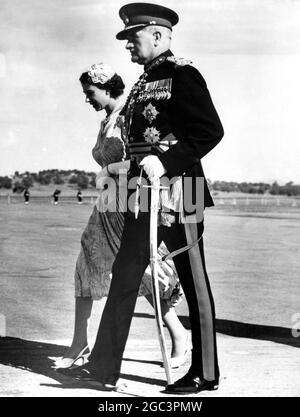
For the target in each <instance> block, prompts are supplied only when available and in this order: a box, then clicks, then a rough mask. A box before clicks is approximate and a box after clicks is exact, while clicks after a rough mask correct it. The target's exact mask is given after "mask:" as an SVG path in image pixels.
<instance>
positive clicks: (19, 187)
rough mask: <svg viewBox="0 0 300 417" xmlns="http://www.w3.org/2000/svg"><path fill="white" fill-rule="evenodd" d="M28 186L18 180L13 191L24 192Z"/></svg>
mask: <svg viewBox="0 0 300 417" xmlns="http://www.w3.org/2000/svg"><path fill="white" fill-rule="evenodd" d="M25 188H26V187H24V185H23V184H22V183H21V182H20V181H16V182H15V183H14V185H13V193H22V192H23V191H24V190H25Z"/></svg>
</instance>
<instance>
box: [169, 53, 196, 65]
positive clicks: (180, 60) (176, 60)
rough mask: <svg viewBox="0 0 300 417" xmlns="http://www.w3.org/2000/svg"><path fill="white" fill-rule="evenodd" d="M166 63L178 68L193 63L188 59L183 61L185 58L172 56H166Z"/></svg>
mask: <svg viewBox="0 0 300 417" xmlns="http://www.w3.org/2000/svg"><path fill="white" fill-rule="evenodd" d="M167 61H169V62H173V64H175V65H178V66H180V67H182V66H184V65H192V64H193V61H191V60H189V59H185V58H178V57H176V56H174V55H172V56H168V57H167Z"/></svg>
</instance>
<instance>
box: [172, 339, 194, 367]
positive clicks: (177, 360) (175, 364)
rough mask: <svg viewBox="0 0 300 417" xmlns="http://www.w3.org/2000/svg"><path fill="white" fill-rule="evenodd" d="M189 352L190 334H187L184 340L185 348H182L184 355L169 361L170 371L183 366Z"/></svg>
mask: <svg viewBox="0 0 300 417" xmlns="http://www.w3.org/2000/svg"><path fill="white" fill-rule="evenodd" d="M190 350H191V337H190V334H189V333H188V334H187V337H186V340H185V347H184V354H183V355H181V356H175V357H174V358H170V359H169V363H170V367H171V368H172V369H174V368H179V367H180V366H182V365H184V364H185V362H186V361H187V357H188V353H189V352H190Z"/></svg>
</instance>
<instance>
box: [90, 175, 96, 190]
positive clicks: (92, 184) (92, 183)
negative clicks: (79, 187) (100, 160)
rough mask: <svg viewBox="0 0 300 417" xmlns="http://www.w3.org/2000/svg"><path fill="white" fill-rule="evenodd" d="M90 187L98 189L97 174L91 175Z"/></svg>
mask: <svg viewBox="0 0 300 417" xmlns="http://www.w3.org/2000/svg"><path fill="white" fill-rule="evenodd" d="M90 185H91V186H92V187H96V174H94V173H92V174H91V179H90Z"/></svg>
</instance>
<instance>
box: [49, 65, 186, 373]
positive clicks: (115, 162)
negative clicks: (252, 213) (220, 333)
mask: <svg viewBox="0 0 300 417" xmlns="http://www.w3.org/2000/svg"><path fill="white" fill-rule="evenodd" d="M80 82H81V84H82V88H83V93H84V94H85V96H86V102H87V103H89V104H90V105H91V106H92V107H93V108H94V109H95V110H96V111H101V110H105V112H106V118H105V119H104V120H103V121H102V122H101V126H100V131H99V134H98V138H97V142H96V145H95V147H94V148H93V150H92V154H93V157H94V159H95V160H96V162H97V163H98V164H99V165H100V166H101V167H102V171H100V174H99V175H98V178H99V181H100V182H101V177H106V176H107V175H108V174H109V175H112V178H113V179H114V181H115V184H116V188H117V191H118V187H119V184H118V181H117V175H118V174H119V170H120V169H124V170H125V172H126V171H127V170H128V168H129V161H126V159H125V158H126V155H125V146H124V142H123V140H122V135H121V133H122V132H121V129H122V125H121V123H120V117H119V112H120V110H121V109H122V107H123V104H124V103H123V98H122V94H123V91H124V87H125V86H124V84H123V81H122V79H121V77H120V76H119V75H117V74H116V73H115V71H114V70H113V69H111V68H110V67H109V66H108V65H105V64H102V63H101V64H94V65H92V66H91V67H90V68H89V70H88V71H87V72H84V73H83V74H82V75H81V77H80ZM107 173H108V174H107ZM120 178H121V177H120ZM100 188H101V186H100ZM116 195H117V196H118V192H117V194H116ZM117 199H118V198H117ZM102 204H103V199H102V198H101V193H100V196H99V197H98V200H97V202H96V204H95V207H94V209H93V212H92V214H91V216H90V218H89V221H88V224H87V226H86V228H85V230H84V232H83V234H82V237H81V250H80V253H79V256H78V259H77V262H76V270H75V326H74V335H73V341H72V344H71V346H70V348H69V349H68V351H67V352H66V354H65V356H64V357H63V358H61V359H60V360H59V361H58V362H57V364H56V366H57V367H58V368H67V367H70V366H72V365H73V364H76V365H77V364H78V365H81V364H83V363H84V362H85V361H86V360H87V357H88V354H89V347H88V341H87V325H88V319H89V318H90V315H91V310H92V305H93V301H94V300H100V299H101V298H102V297H104V296H107V295H108V291H109V286H110V273H111V267H112V264H113V262H114V259H115V257H116V254H117V252H118V250H119V247H120V240H121V236H122V231H123V225H124V214H123V213H122V212H120V211H118V210H115V211H103V210H101V205H102ZM160 251H161V252H162V251H163V252H164V251H166V249H165V248H164V247H163V246H161V247H160ZM159 278H160V282H161V284H160V294H161V310H162V316H163V320H164V323H165V324H166V326H167V328H168V330H169V333H170V336H171V340H172V352H171V366H172V367H178V366H180V365H181V364H183V363H184V362H185V359H186V353H187V351H188V350H189V347H190V341H189V333H188V332H187V331H186V330H185V328H184V327H183V326H182V324H181V322H180V321H179V319H178V317H177V315H176V312H175V309H174V305H175V304H177V303H178V302H179V301H180V300H181V299H182V291H181V289H180V287H179V282H178V279H177V275H176V271H175V268H174V266H173V263H172V262H168V263H167V262H164V264H163V265H162V266H161V267H160V273H159ZM162 281H163V282H164V284H163V283H162ZM139 295H144V296H145V297H146V298H147V300H148V301H149V302H150V303H151V304H152V295H151V274H150V273H149V269H147V270H146V272H145V274H144V277H143V280H142V283H141V286H140V291H139Z"/></svg>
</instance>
